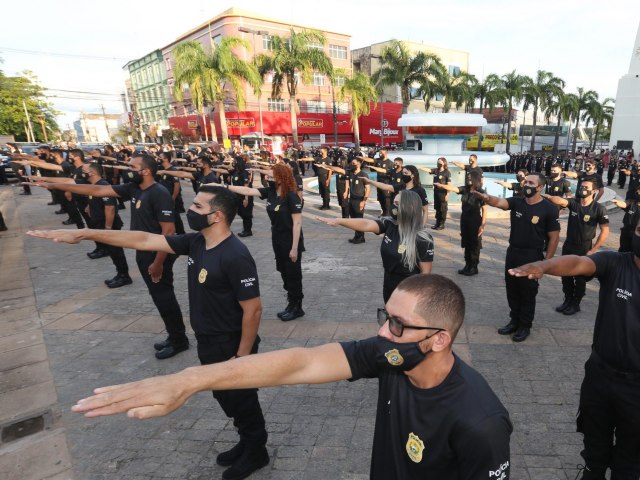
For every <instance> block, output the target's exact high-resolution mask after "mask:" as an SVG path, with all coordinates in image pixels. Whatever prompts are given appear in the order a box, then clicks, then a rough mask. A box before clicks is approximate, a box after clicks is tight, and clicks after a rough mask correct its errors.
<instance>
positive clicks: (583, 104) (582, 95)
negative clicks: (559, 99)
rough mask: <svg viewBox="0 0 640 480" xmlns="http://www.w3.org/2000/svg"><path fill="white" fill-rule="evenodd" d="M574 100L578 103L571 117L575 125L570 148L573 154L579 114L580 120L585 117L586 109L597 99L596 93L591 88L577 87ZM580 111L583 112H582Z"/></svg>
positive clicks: (576, 140)
mask: <svg viewBox="0 0 640 480" xmlns="http://www.w3.org/2000/svg"><path fill="white" fill-rule="evenodd" d="M576 101H577V102H578V104H577V105H576V110H575V111H574V115H573V119H574V120H575V121H576V126H575V129H574V131H575V134H574V135H573V146H572V148H571V153H572V154H573V155H575V154H576V144H577V142H578V127H579V126H580V116H581V115H582V120H584V119H585V118H586V110H588V109H589V107H590V105H591V104H592V103H593V102H597V101H598V94H597V93H596V92H594V91H593V90H586V91H585V89H584V88H582V87H578V93H577V94H576ZM582 112H585V114H583V113H582Z"/></svg>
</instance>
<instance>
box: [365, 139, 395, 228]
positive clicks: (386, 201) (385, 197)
mask: <svg viewBox="0 0 640 480" xmlns="http://www.w3.org/2000/svg"><path fill="white" fill-rule="evenodd" d="M388 153H389V149H388V148H387V147H383V148H381V149H380V151H379V152H378V158H377V160H376V162H375V164H374V165H370V166H369V168H370V169H371V170H372V171H374V172H377V175H376V181H377V182H379V183H384V184H386V185H390V184H391V176H390V173H391V171H392V170H393V162H392V161H391V160H390V159H389V157H387V154H388ZM377 195H378V203H380V208H381V209H382V214H381V215H382V216H383V217H389V216H391V195H390V193H389V192H385V191H383V190H381V189H378V191H377Z"/></svg>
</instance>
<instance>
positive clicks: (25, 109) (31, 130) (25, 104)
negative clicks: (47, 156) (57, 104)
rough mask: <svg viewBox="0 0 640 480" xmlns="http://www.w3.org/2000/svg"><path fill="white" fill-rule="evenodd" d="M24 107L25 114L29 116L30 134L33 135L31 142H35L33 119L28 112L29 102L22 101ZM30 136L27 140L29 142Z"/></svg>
mask: <svg viewBox="0 0 640 480" xmlns="http://www.w3.org/2000/svg"><path fill="white" fill-rule="evenodd" d="M22 106H23V107H24V114H25V115H26V116H27V125H28V126H29V133H31V141H32V142H35V141H36V137H35V135H34V134H33V126H32V125H31V117H29V111H28V110H27V102H25V101H24V100H22ZM28 137H29V135H27V140H29V138H28Z"/></svg>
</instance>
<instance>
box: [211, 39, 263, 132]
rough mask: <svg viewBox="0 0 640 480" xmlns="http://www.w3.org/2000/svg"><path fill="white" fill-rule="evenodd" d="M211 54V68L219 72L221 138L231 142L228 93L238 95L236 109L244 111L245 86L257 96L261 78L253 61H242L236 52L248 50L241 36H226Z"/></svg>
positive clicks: (218, 99) (218, 102)
mask: <svg viewBox="0 0 640 480" xmlns="http://www.w3.org/2000/svg"><path fill="white" fill-rule="evenodd" d="M211 48H212V51H211V54H210V55H209V57H208V68H210V69H212V70H213V71H215V72H216V74H217V77H218V82H217V83H216V86H217V87H218V88H217V90H216V98H215V101H216V102H217V104H218V111H219V114H220V128H221V130H222V139H223V140H228V138H229V134H228V132H227V118H226V113H225V107H224V99H225V92H226V90H230V91H231V93H232V94H233V95H234V96H235V100H236V108H237V109H238V110H242V109H243V108H244V106H245V93H244V87H245V84H248V85H249V86H250V87H251V88H253V91H254V93H256V94H257V93H258V92H259V91H260V87H261V86H262V76H261V75H260V74H259V73H258V69H257V67H256V65H255V63H253V62H247V61H245V60H241V59H240V58H239V57H238V55H237V54H236V53H234V51H233V50H234V49H237V48H244V49H247V50H248V49H249V42H248V41H247V40H244V39H241V38H238V37H223V38H222V40H221V41H220V43H217V44H213V45H212V47H211Z"/></svg>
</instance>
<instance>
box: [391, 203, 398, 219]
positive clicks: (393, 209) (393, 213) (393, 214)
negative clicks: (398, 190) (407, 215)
mask: <svg viewBox="0 0 640 480" xmlns="http://www.w3.org/2000/svg"><path fill="white" fill-rule="evenodd" d="M391 218H393V219H394V220H398V207H396V206H395V205H394V206H393V207H391Z"/></svg>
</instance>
